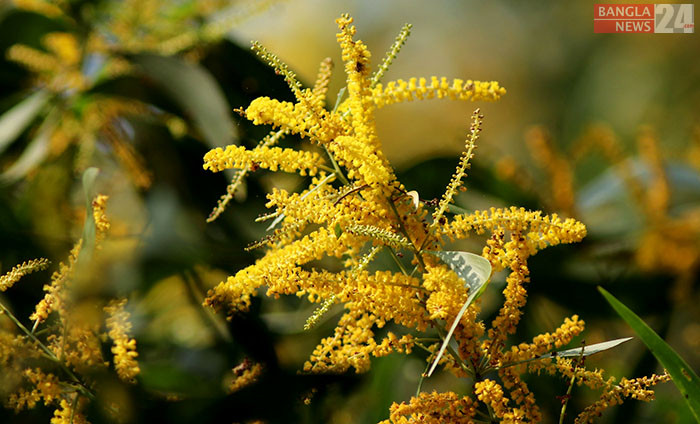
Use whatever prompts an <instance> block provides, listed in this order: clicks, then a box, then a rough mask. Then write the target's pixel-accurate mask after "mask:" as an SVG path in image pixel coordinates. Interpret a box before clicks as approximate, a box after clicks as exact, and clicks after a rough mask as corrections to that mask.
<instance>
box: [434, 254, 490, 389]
mask: <svg viewBox="0 0 700 424" xmlns="http://www.w3.org/2000/svg"><path fill="white" fill-rule="evenodd" d="M430 253H432V254H433V255H435V256H437V257H438V258H440V259H441V260H442V261H443V262H445V263H446V264H447V265H448V266H449V267H450V268H451V269H452V270H453V271H454V272H455V273H456V274H457V275H458V276H459V277H460V278H461V279H462V280H464V282H465V285H466V286H467V287H468V288H469V297H467V301H466V302H464V305H462V308H461V309H460V310H459V312H458V313H457V316H456V317H455V319H454V321H453V322H452V326H451V327H450V330H449V331H448V332H447V335H446V336H445V340H444V341H443V342H442V346H440V350H439V351H438V354H437V355H436V356H435V359H434V360H433V364H432V365H431V366H430V370H429V371H428V374H427V376H428V377H430V376H431V375H433V372H434V371H435V368H436V367H437V364H438V362H439V361H440V358H442V355H444V354H445V350H446V349H447V345H449V343H450V339H451V338H452V334H453V333H454V331H455V329H456V328H457V325H458V324H459V321H460V320H461V319H462V315H464V313H465V312H466V311H467V308H468V307H469V305H471V304H472V302H474V300H475V299H476V298H478V297H479V296H481V294H482V293H483V292H484V290H485V289H486V286H487V285H488V282H489V279H490V278H491V263H490V262H489V261H488V260H487V259H486V258H484V257H483V256H479V255H475V254H474V253H470V252H460V251H449V250H440V251H435V252H430Z"/></svg>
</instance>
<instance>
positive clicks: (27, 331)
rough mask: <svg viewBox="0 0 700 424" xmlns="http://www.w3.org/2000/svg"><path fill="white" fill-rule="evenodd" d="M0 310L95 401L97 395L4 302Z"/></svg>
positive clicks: (0, 304) (0, 305)
mask: <svg viewBox="0 0 700 424" xmlns="http://www.w3.org/2000/svg"><path fill="white" fill-rule="evenodd" d="M0 309H2V311H3V312H4V313H5V315H7V317H8V318H10V320H12V322H14V323H15V325H16V326H17V327H19V329H20V330H22V331H23V332H24V333H25V334H26V335H27V337H29V338H30V339H32V341H33V342H34V343H36V344H37V345H38V346H39V348H40V349H41V350H43V351H44V353H46V355H47V356H48V358H49V359H50V360H52V361H53V362H55V363H56V364H57V365H58V366H59V367H60V368H61V369H62V370H63V371H64V372H65V373H66V374H67V375H68V376H69V377H70V378H71V379H72V380H73V381H74V382H75V383H77V384H78V390H80V392H81V393H83V394H84V395H85V396H87V397H88V398H90V399H91V400H95V395H94V394H93V393H92V392H91V391H90V389H88V388H87V386H85V384H84V383H83V382H82V381H80V379H79V378H78V377H77V376H76V375H75V374H74V373H73V371H71V370H70V368H68V367H67V366H66V365H65V364H64V363H63V362H62V361H61V360H59V359H58V358H57V357H56V355H55V354H54V353H53V352H52V351H51V349H49V348H48V347H46V345H45V344H44V343H42V342H41V340H39V339H37V338H36V336H35V335H34V334H32V332H31V331H29V329H27V327H25V326H24V325H23V324H22V323H21V322H20V321H19V320H18V319H17V317H15V316H14V315H13V314H12V312H10V310H9V309H7V308H6V307H5V305H3V304H2V302H0Z"/></svg>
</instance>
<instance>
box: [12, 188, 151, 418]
mask: <svg viewBox="0 0 700 424" xmlns="http://www.w3.org/2000/svg"><path fill="white" fill-rule="evenodd" d="M107 199H108V197H107V196H105V195H101V194H100V195H97V196H95V197H94V199H93V201H92V213H91V214H89V215H88V217H87V219H88V223H87V224H86V225H87V226H94V229H95V232H94V240H88V241H86V240H83V239H82V238H81V239H80V240H78V242H77V243H76V244H75V246H74V248H73V249H72V250H71V253H70V255H69V257H68V261H67V262H66V263H61V264H59V269H58V270H57V271H56V272H54V274H53V275H52V277H51V283H50V284H46V285H45V286H44V291H45V292H46V293H45V295H44V297H43V298H42V299H41V300H40V301H39V303H38V304H37V305H36V307H35V310H34V312H33V313H32V314H31V316H30V317H29V319H30V320H31V321H33V326H32V327H31V328H27V327H25V326H24V324H22V321H21V320H20V319H19V318H18V317H16V316H15V315H14V314H13V312H12V311H11V310H10V308H9V307H8V306H6V305H5V304H3V303H1V302H0V318H2V316H3V315H4V316H6V317H7V318H9V319H10V320H11V321H12V322H13V323H14V324H15V330H14V331H12V330H10V329H8V328H7V327H5V326H3V327H1V328H0V367H2V370H3V371H2V374H3V377H2V379H1V380H0V394H1V395H2V398H3V403H4V404H5V406H7V407H9V408H13V409H14V410H15V411H20V410H22V409H31V408H34V407H35V406H36V405H37V404H39V403H40V402H42V403H43V404H44V405H46V406H51V407H54V408H55V410H54V417H53V418H52V420H51V422H52V423H81V422H87V421H86V419H85V415H84V413H83V411H84V409H85V407H86V406H87V403H88V402H89V401H91V400H94V399H95V396H96V395H95V390H96V389H95V387H94V386H95V384H96V381H95V378H94V375H95V371H98V370H105V369H108V367H109V365H110V362H109V361H107V360H106V358H105V357H104V356H103V353H102V343H103V342H104V341H106V340H108V339H111V340H112V342H113V346H112V349H111V350H112V353H113V358H112V360H111V362H112V364H113V366H114V369H115V370H116V372H117V375H118V376H119V378H121V379H122V380H124V381H125V382H134V381H135V380H134V378H135V377H136V376H137V375H138V374H139V372H140V370H139V366H138V363H137V362H136V357H137V356H138V354H137V352H136V340H134V339H133V338H130V336H129V332H130V331H131V324H130V322H129V319H130V314H129V313H128V312H127V311H126V310H125V309H124V307H125V305H126V299H119V300H113V301H112V302H110V303H108V304H107V305H105V306H104V307H103V308H102V310H100V308H99V305H96V303H95V300H94V299H82V298H80V297H76V296H75V294H74V291H73V289H74V285H75V284H76V283H78V278H79V275H77V271H78V270H79V269H80V270H85V269H87V267H88V266H89V265H90V264H89V263H86V262H89V261H87V258H88V253H87V252H86V251H85V246H86V243H87V244H91V245H92V246H93V247H94V248H95V249H99V248H100V247H101V246H100V243H101V242H102V241H103V240H104V237H105V236H106V232H107V231H108V230H109V227H110V223H109V221H108V219H107V216H106V214H105V210H106V203H107ZM48 266H49V262H48V260H46V259H35V260H31V261H26V262H24V263H22V264H21V265H18V266H16V267H14V268H13V269H12V270H10V271H9V272H7V273H6V274H5V275H3V276H2V277H0V290H1V291H5V290H7V289H9V288H10V287H11V286H12V285H13V284H14V283H16V282H17V281H18V280H19V279H20V278H21V277H23V276H24V275H26V274H29V273H31V272H36V271H40V270H43V269H46V268H47V267H48ZM96 306H97V307H96ZM103 313H104V317H103ZM42 324H43V325H42Z"/></svg>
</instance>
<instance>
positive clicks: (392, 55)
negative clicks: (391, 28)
mask: <svg viewBox="0 0 700 424" xmlns="http://www.w3.org/2000/svg"><path fill="white" fill-rule="evenodd" d="M411 28H413V25H411V24H404V26H403V27H402V28H401V31H400V32H399V35H397V36H396V40H394V44H392V45H391V48H390V49H389V51H388V52H387V54H386V56H384V60H383V61H382V64H381V65H379V68H378V69H377V71H376V72H375V73H374V75H372V80H371V83H370V87H371V88H374V87H375V86H376V85H377V84H378V83H379V81H381V79H382V77H383V76H384V73H386V71H387V70H389V66H391V63H392V62H393V61H394V59H396V56H398V54H399V52H400V51H401V47H403V45H404V44H406V40H407V39H408V36H409V35H411Z"/></svg>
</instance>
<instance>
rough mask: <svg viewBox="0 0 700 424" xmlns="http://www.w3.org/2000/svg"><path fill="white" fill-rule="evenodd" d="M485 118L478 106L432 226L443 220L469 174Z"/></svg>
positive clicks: (434, 215) (434, 214)
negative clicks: (468, 170)
mask: <svg viewBox="0 0 700 424" xmlns="http://www.w3.org/2000/svg"><path fill="white" fill-rule="evenodd" d="M483 119H484V115H482V114H481V110H480V109H478V108H477V109H476V110H475V111H474V113H472V118H471V120H472V122H471V128H470V129H469V135H468V136H467V140H466V142H465V144H466V146H465V150H464V153H463V154H462V157H461V158H460V159H459V165H457V170H455V173H454V174H453V175H452V179H451V180H450V183H449V184H448V185H447V189H446V190H445V193H444V194H443V195H442V199H440V203H439V204H438V208H437V209H436V210H435V213H433V223H432V225H431V226H432V227H435V226H437V225H438V224H439V223H440V221H441V220H442V216H443V214H444V213H445V210H446V209H447V206H448V205H449V204H450V203H451V202H452V199H453V197H454V195H455V194H456V193H457V190H459V188H460V187H461V185H462V179H463V178H464V177H465V176H466V175H467V169H469V167H470V163H469V161H470V160H471V158H472V157H474V149H475V148H476V140H478V139H479V134H481V123H482V121H483Z"/></svg>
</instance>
